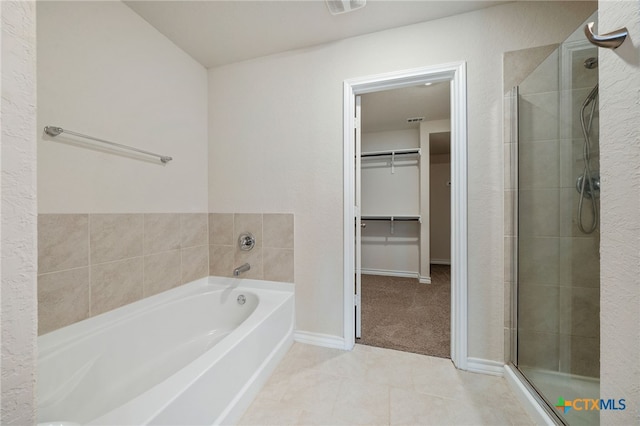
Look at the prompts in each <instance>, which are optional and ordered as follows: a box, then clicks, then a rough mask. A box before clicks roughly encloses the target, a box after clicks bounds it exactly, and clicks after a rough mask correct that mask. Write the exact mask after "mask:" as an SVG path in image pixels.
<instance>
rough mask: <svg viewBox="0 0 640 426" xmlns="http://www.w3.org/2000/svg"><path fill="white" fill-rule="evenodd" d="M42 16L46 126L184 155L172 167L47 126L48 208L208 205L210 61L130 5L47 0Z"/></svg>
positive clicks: (41, 186) (41, 174)
mask: <svg viewBox="0 0 640 426" xmlns="http://www.w3.org/2000/svg"><path fill="white" fill-rule="evenodd" d="M37 18H38V32H37V35H38V39H37V42H38V127H39V129H42V128H43V127H44V126H45V125H54V126H60V127H63V128H68V129H70V130H74V131H76V132H80V133H85V134H88V135H91V136H95V137H99V138H103V139H107V140H111V141H115V142H118V143H122V144H126V145H132V146H135V147H137V148H140V149H144V150H147V151H152V152H157V153H160V154H163V155H169V156H172V157H173V158H174V159H173V161H171V162H170V163H168V164H167V165H165V166H163V165H162V163H160V162H159V161H157V160H155V159H150V161H144V160H141V159H140V158H137V159H132V158H131V157H130V156H125V155H115V154H113V153H105V152H101V151H97V150H94V149H87V147H86V144H85V145H83V146H82V147H80V146H74V145H71V144H68V143H62V142H61V141H63V140H70V139H68V138H67V139H63V138H64V135H61V136H58V137H57V138H56V139H52V138H50V137H46V136H43V134H42V133H40V132H39V142H38V207H39V212H40V213H147V212H161V213H164V212H185V213H187V212H206V211H207V197H208V194H207V73H206V70H205V69H204V67H203V66H202V65H200V64H198V63H197V62H195V61H194V60H193V59H192V58H191V57H190V56H188V55H187V54H186V53H185V52H183V51H182V50H180V49H179V48H178V47H177V46H175V45H174V44H173V43H172V42H170V41H169V40H168V39H167V38H166V37H164V36H163V35H161V34H160V33H159V32H158V31H157V30H155V29H154V28H153V27H151V26H150V25H149V24H148V23H147V22H146V21H144V20H143V19H142V18H141V17H140V16H138V15H137V14H136V13H135V12H133V11H132V10H131V9H129V8H128V7H127V6H125V5H124V4H123V3H121V2H38V4H37ZM94 146H95V145H94Z"/></svg>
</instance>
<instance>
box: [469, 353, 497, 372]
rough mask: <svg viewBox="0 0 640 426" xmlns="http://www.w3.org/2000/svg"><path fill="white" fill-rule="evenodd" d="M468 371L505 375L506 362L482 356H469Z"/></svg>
mask: <svg viewBox="0 0 640 426" xmlns="http://www.w3.org/2000/svg"><path fill="white" fill-rule="evenodd" d="M467 371H471V372H472V373H482V374H490V375H492V376H502V375H504V363H502V362H498V361H491V360H488V359H481V358H471V357H468V358H467Z"/></svg>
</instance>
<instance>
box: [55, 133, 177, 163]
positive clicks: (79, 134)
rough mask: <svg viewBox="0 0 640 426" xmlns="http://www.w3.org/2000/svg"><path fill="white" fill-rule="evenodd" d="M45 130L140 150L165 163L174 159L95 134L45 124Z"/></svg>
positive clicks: (141, 152)
mask: <svg viewBox="0 0 640 426" xmlns="http://www.w3.org/2000/svg"><path fill="white" fill-rule="evenodd" d="M44 132H45V133H46V134H47V135H49V136H52V137H56V136H58V135H59V134H60V133H68V134H70V135H73V136H78V137H81V138H85V139H91V140H92V141H96V142H100V143H105V144H107V145H112V146H117V147H118V148H122V149H128V150H129V151H135V152H139V153H140V154H146V155H151V156H153V157H158V158H159V159H160V161H162V162H163V163H168V162H169V161H171V160H173V158H172V157H168V156H166V155H160V154H155V153H153V152H149V151H145V150H142V149H138V148H134V147H132V146H127V145H122V144H120V143H115V142H110V141H106V140H104V139H99V138H94V137H93V136H87V135H83V134H82V133H77V132H72V131H71V130H65V129H63V128H62V127H56V126H45V128H44Z"/></svg>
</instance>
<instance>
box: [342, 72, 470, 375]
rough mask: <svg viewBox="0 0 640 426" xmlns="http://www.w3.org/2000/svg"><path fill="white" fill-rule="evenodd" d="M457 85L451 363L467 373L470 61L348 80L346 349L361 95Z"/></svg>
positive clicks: (351, 328)
mask: <svg viewBox="0 0 640 426" xmlns="http://www.w3.org/2000/svg"><path fill="white" fill-rule="evenodd" d="M442 81H450V82H451V225H452V226H451V263H452V269H451V359H452V361H453V363H454V364H455V365H456V367H458V368H460V369H463V370H466V369H467V326H468V324H467V72H466V63H465V62H456V63H450V64H443V65H436V66H432V67H424V68H417V69H411V70H405V71H399V72H392V73H387V74H379V75H374V76H368V77H361V78H355V79H350V80H346V81H345V82H344V127H343V129H344V136H343V137H344V347H345V349H347V350H351V349H353V347H354V345H355V314H354V312H355V310H354V303H355V302H354V271H355V265H354V253H355V241H354V237H353V236H354V235H355V229H354V227H355V222H354V218H355V170H354V158H355V141H354V139H355V136H354V135H355V132H354V128H355V127H354V126H355V120H354V114H353V111H354V109H355V96H356V95H362V94H365V93H371V92H379V91H382V90H388V89H398V88H402V87H407V86H415V85H418V84H421V83H429V82H433V83H435V82H442Z"/></svg>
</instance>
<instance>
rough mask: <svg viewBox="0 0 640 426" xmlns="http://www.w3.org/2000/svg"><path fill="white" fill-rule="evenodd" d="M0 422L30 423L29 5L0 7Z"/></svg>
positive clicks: (32, 193) (32, 165)
mask: <svg viewBox="0 0 640 426" xmlns="http://www.w3.org/2000/svg"><path fill="white" fill-rule="evenodd" d="M0 15H1V18H2V31H0V39H1V41H2V57H1V60H0V63H1V64H2V68H1V69H0V71H1V82H2V83H1V86H2V102H1V104H0V120H1V122H2V140H1V153H0V155H1V157H2V175H1V177H0V179H1V183H2V193H1V196H2V197H1V198H2V200H1V201H2V202H1V203H0V210H1V218H2V224H1V227H0V234H1V239H0V240H1V244H0V253H1V254H2V256H1V257H2V261H1V263H0V268H1V274H0V275H1V276H2V287H1V294H2V303H1V304H0V320H1V321H0V324H1V327H2V332H1V333H2V337H1V340H0V342H1V347H2V361H1V363H0V364H1V366H2V371H1V373H2V374H1V376H2V378H1V380H0V387H1V396H0V400H1V408H0V423H1V424H7V425H8V424H17V425H27V424H35V419H36V416H35V412H36V403H35V395H36V392H35V384H36V382H35V376H36V369H35V368H36V357H37V348H36V336H37V309H36V268H37V251H36V232H37V226H36V220H37V209H36V140H35V128H36V111H35V104H36V75H35V72H36V69H35V67H36V51H35V47H36V46H35V42H36V40H35V33H36V13H35V3H34V2H22V1H13V2H10V1H3V2H2V3H1V4H0Z"/></svg>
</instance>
